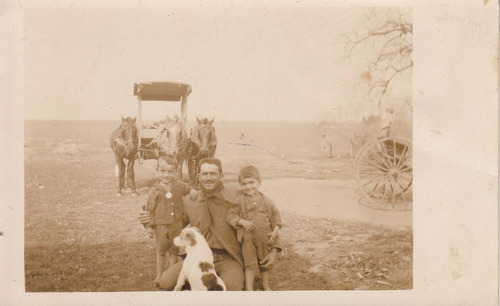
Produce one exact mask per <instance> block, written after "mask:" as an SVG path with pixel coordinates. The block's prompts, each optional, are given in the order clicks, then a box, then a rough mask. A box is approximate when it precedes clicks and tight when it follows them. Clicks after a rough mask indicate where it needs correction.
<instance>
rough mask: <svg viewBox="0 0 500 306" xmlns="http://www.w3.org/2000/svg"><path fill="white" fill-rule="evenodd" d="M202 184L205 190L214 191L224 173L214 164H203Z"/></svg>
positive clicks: (201, 169) (201, 172) (201, 171)
mask: <svg viewBox="0 0 500 306" xmlns="http://www.w3.org/2000/svg"><path fill="white" fill-rule="evenodd" d="M199 179H200V186H201V189H203V190H204V191H208V192H211V191H214V190H215V188H217V186H218V184H219V182H220V181H221V179H222V173H220V172H219V168H218V167H217V165H214V164H203V165H201V167H200V174H199Z"/></svg>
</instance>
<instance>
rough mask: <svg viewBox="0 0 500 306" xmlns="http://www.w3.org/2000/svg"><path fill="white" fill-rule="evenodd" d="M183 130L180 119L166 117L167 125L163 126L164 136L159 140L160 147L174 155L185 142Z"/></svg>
mask: <svg viewBox="0 0 500 306" xmlns="http://www.w3.org/2000/svg"><path fill="white" fill-rule="evenodd" d="M185 133H186V132H185V131H184V129H183V127H182V124H181V122H180V120H179V119H178V117H177V118H175V119H170V118H169V117H167V126H166V127H165V133H164V134H165V137H164V139H163V141H161V142H160V149H161V150H162V151H164V152H165V153H166V154H167V155H173V156H176V155H177V154H178V153H179V152H180V151H181V150H183V147H184V144H185V138H187V136H186V135H185Z"/></svg>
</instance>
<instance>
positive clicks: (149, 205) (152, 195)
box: [142, 188, 156, 227]
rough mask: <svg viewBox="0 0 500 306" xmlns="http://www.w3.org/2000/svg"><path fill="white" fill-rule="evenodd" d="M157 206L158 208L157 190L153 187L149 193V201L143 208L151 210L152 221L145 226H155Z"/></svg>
mask: <svg viewBox="0 0 500 306" xmlns="http://www.w3.org/2000/svg"><path fill="white" fill-rule="evenodd" d="M155 208H156V192H155V189H154V188H153V189H151V191H150V192H149V195H148V201H147V202H146V205H145V206H143V207H142V209H143V210H145V211H149V212H150V213H151V221H149V222H148V223H146V224H144V227H152V226H154V225H155V224H154V219H155V218H154V216H155Z"/></svg>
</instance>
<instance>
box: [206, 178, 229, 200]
mask: <svg viewBox="0 0 500 306" xmlns="http://www.w3.org/2000/svg"><path fill="white" fill-rule="evenodd" d="M222 188H224V185H223V184H222V182H219V183H218V185H217V187H215V189H214V190H213V191H211V192H206V191H205V190H203V188H201V193H202V195H203V197H204V198H205V199H213V198H215V197H216V196H217V195H219V194H220V191H221V190H222Z"/></svg>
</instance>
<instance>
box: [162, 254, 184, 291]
mask: <svg viewBox="0 0 500 306" xmlns="http://www.w3.org/2000/svg"><path fill="white" fill-rule="evenodd" d="M182 263H183V261H179V262H178V263H176V264H175V265H173V266H171V267H168V269H167V270H165V272H163V274H162V275H161V278H160V283H159V286H160V288H161V289H165V290H168V291H171V290H173V289H174V287H175V285H176V284H177V279H178V278H179V274H180V273H181V270H182Z"/></svg>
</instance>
